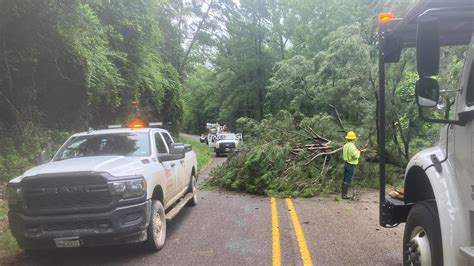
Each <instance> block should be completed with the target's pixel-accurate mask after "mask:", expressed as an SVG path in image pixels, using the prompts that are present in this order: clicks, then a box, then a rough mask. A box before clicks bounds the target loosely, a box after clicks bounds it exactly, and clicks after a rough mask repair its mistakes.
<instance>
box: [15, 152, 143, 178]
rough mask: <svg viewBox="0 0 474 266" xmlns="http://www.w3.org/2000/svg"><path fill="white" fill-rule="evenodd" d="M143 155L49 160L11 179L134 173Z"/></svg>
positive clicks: (140, 166)
mask: <svg viewBox="0 0 474 266" xmlns="http://www.w3.org/2000/svg"><path fill="white" fill-rule="evenodd" d="M144 159H146V158H145V157H124V156H94V157H83V158H74V159H66V160H62V161H51V162H49V163H46V164H43V165H39V166H36V167H33V168H31V169H29V170H27V171H26V172H25V173H24V174H23V176H21V177H20V178H16V179H14V180H12V181H13V182H20V181H21V179H23V177H27V176H35V175H41V174H52V173H68V172H107V173H109V174H111V175H113V176H117V177H119V176H126V175H133V174H136V173H137V172H138V171H139V170H140V169H142V168H143V165H144V162H142V160H144ZM18 179H20V180H18Z"/></svg>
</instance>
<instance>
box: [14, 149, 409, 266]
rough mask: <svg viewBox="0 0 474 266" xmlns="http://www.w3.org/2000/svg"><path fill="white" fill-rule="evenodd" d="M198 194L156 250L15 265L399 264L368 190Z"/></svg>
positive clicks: (58, 256) (391, 235)
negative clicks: (314, 194) (291, 195)
mask: <svg viewBox="0 0 474 266" xmlns="http://www.w3.org/2000/svg"><path fill="white" fill-rule="evenodd" d="M224 161H225V158H214V160H213V162H212V163H211V165H210V166H208V167H207V169H205V170H204V171H202V172H201V173H200V179H201V181H202V179H205V178H207V175H208V172H209V171H210V169H212V168H213V167H215V166H217V165H219V164H221V163H223V162H224ZM199 200H200V201H199V203H198V205H197V206H195V207H187V208H185V209H183V210H182V211H181V212H180V213H179V214H178V216H177V217H176V218H175V219H173V220H172V221H171V222H169V223H168V232H167V242H166V245H165V247H164V248H163V249H162V250H161V251H160V252H157V253H147V252H145V251H143V249H141V248H140V245H127V246H117V247H101V248H87V249H86V248H83V249H71V250H68V249H66V250H56V251H51V252H48V253H46V254H45V255H44V256H40V257H28V256H26V255H20V256H19V257H18V258H17V260H16V261H15V264H19V265H99V264H100V265H271V264H272V263H274V262H278V261H280V262H281V265H303V261H305V262H307V263H308V262H311V263H313V264H315V265H400V264H401V254H402V253H401V239H402V233H403V231H402V229H403V228H396V229H384V228H381V227H379V226H378V221H377V217H378V210H377V206H378V205H377V203H376V200H377V195H376V193H374V192H369V193H364V194H362V196H361V200H360V201H358V202H347V201H344V202H338V201H335V200H334V197H326V198H313V199H304V200H296V199H293V200H291V202H290V203H289V202H288V201H287V200H285V199H274V203H272V200H271V199H270V198H268V197H261V196H251V195H245V194H236V193H227V192H216V191H200V192H199ZM272 204H274V205H272ZM289 204H291V205H292V206H289ZM272 206H274V208H272ZM291 207H294V209H291ZM272 217H273V219H272ZM292 217H293V218H292ZM294 217H296V219H297V220H298V221H296V223H295V221H294ZM276 222H277V223H278V224H276ZM278 242H279V245H278ZM278 249H279V252H278ZM274 265H275V264H274Z"/></svg>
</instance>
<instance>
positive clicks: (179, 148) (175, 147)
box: [170, 143, 186, 154]
mask: <svg viewBox="0 0 474 266" xmlns="http://www.w3.org/2000/svg"><path fill="white" fill-rule="evenodd" d="M185 153H186V150H185V148H184V144H183V143H173V144H171V145H170V154H185Z"/></svg>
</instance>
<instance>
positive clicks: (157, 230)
mask: <svg viewBox="0 0 474 266" xmlns="http://www.w3.org/2000/svg"><path fill="white" fill-rule="evenodd" d="M165 240H166V216H165V208H164V207H163V204H162V203H161V202H160V201H159V200H153V201H152V202H151V218H150V224H149V225H148V229H147V240H146V242H145V246H146V248H147V249H148V250H150V251H153V252H155V251H158V250H160V249H162V248H163V246H164V245H165Z"/></svg>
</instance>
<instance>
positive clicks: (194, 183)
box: [187, 174, 198, 207]
mask: <svg viewBox="0 0 474 266" xmlns="http://www.w3.org/2000/svg"><path fill="white" fill-rule="evenodd" d="M188 193H193V197H192V198H191V199H190V200H189V201H188V203H187V205H188V206H191V207H192V206H196V205H197V203H198V197H197V179H196V176H195V175H194V174H192V175H191V180H190V181H189V188H188Z"/></svg>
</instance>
